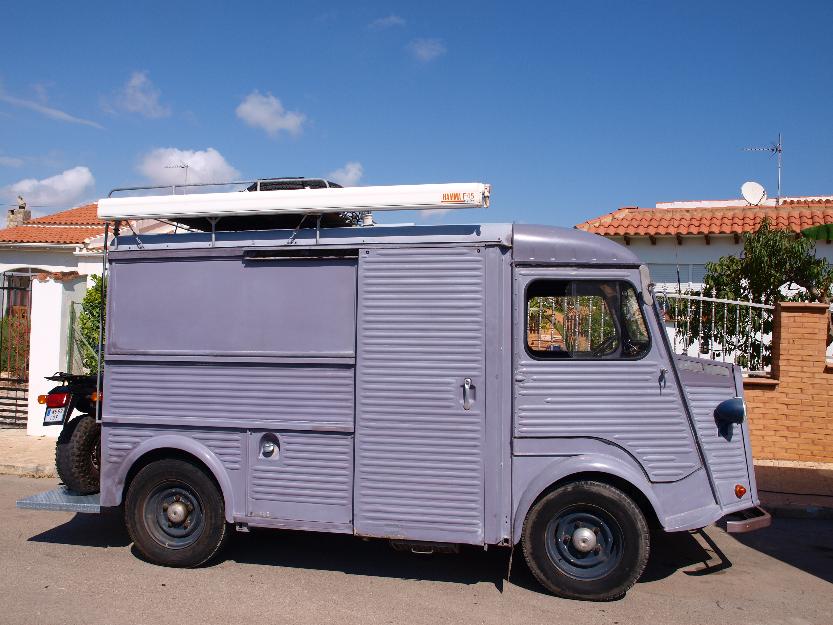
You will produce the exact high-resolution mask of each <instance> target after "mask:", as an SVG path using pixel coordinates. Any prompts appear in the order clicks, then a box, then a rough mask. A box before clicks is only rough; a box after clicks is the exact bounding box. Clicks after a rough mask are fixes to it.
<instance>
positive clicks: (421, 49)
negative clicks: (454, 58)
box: [408, 39, 446, 63]
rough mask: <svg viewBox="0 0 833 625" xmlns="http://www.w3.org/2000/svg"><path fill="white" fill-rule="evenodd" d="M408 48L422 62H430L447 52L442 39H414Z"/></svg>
mask: <svg viewBox="0 0 833 625" xmlns="http://www.w3.org/2000/svg"><path fill="white" fill-rule="evenodd" d="M408 50H409V51H410V52H411V54H412V55H413V57H414V58H415V59H416V60H417V61H420V62H421V63H428V62H429V61H433V60H434V59H436V58H438V57H441V56H442V55H443V54H445V53H446V47H445V44H444V43H443V42H442V40H440V39H414V40H413V41H411V42H410V43H409V44H408Z"/></svg>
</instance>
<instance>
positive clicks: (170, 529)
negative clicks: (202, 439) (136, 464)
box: [124, 459, 228, 567]
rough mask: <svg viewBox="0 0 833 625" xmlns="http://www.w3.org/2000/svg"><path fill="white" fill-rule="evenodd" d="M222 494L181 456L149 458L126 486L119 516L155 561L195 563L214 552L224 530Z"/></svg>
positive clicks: (140, 547) (139, 547)
mask: <svg viewBox="0 0 833 625" xmlns="http://www.w3.org/2000/svg"><path fill="white" fill-rule="evenodd" d="M224 517H225V515H224V507H223V497H222V495H221V493H220V491H219V489H218V488H217V486H216V485H215V484H214V482H213V481H212V479H211V478H210V477H209V476H208V475H206V473H205V472H204V471H203V470H202V469H200V468H199V467H197V466H195V465H194V464H192V463H190V462H186V461H184V460H174V459H170V460H159V461H157V462H152V463H151V464H149V465H147V466H146V467H144V468H143V469H142V470H141V471H139V472H138V473H137V474H136V477H134V478H133V481H132V482H131V484H130V489H129V490H128V491H127V498H126V499H125V504H124V518H125V523H126V525H127V531H128V533H129V534H130V538H132V539H133V544H134V545H135V546H136V549H137V550H138V551H139V552H140V553H141V554H142V555H143V556H144V557H145V558H147V559H148V560H150V561H151V562H153V563H155V564H161V565H163V566H174V567H195V566H200V565H201V564H204V563H205V562H207V561H208V560H210V559H211V557H212V556H213V555H214V554H215V553H217V552H218V551H219V550H220V548H221V547H222V546H223V543H224V542H225V540H226V538H227V536H228V532H227V528H226V521H225V518H224Z"/></svg>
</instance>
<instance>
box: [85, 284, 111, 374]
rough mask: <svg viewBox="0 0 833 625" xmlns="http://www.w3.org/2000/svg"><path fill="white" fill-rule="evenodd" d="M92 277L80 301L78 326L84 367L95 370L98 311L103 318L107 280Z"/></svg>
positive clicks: (96, 361) (91, 370) (96, 362)
mask: <svg viewBox="0 0 833 625" xmlns="http://www.w3.org/2000/svg"><path fill="white" fill-rule="evenodd" d="M92 279H93V285H92V286H91V287H90V288H89V289H87V292H86V294H85V295H84V299H83V300H82V301H81V312H80V313H79V314H78V326H79V330H80V332H81V336H82V338H83V346H82V348H81V351H82V361H83V363H84V368H85V369H87V370H88V371H90V372H95V371H96V367H97V364H98V352H97V349H98V327H99V311H101V315H102V318H103V316H104V314H105V309H104V308H102V306H103V305H104V303H105V302H106V300H107V282H106V281H105V280H104V279H102V278H101V276H93V277H92Z"/></svg>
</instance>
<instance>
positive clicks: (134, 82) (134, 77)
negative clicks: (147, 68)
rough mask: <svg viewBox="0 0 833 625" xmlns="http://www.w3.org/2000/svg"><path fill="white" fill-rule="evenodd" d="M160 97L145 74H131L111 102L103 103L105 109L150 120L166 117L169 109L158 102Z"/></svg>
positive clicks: (169, 112) (157, 90) (159, 93)
mask: <svg viewBox="0 0 833 625" xmlns="http://www.w3.org/2000/svg"><path fill="white" fill-rule="evenodd" d="M160 95H161V92H160V91H159V89H158V88H157V87H156V85H154V84H153V82H151V80H150V78H148V73H147V72H133V73H132V74H131V75H130V78H129V79H128V80H127V82H126V83H125V84H124V87H122V88H121V90H120V91H119V92H118V93H116V94H115V95H114V96H113V97H112V99H111V101H109V102H105V108H106V109H109V110H119V111H124V112H126V113H135V114H136V115H141V116H143V117H148V118H151V119H157V118H160V117H167V116H168V115H170V114H171V109H170V107H168V106H165V105H164V104H162V103H161V102H160V101H159V97H160Z"/></svg>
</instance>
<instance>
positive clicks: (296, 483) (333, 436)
mask: <svg viewBox="0 0 833 625" xmlns="http://www.w3.org/2000/svg"><path fill="white" fill-rule="evenodd" d="M272 435H273V436H274V437H275V438H276V439H277V447H278V451H277V452H276V453H275V454H274V455H273V456H271V457H269V458H264V457H263V455H262V454H261V453H260V438H261V433H260V432H252V433H251V435H250V438H251V442H250V452H249V455H250V457H251V459H252V461H251V472H250V475H251V476H250V479H249V507H250V509H249V511H248V514H249V516H254V517H262V518H275V517H278V518H283V519H314V520H316V521H324V522H347V521H349V520H350V503H351V501H350V500H351V498H352V496H353V492H352V490H353V437H352V436H351V435H349V434H341V433H335V432H333V433H312V432H310V433H306V432H304V433H300V432H273V433H272Z"/></svg>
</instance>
